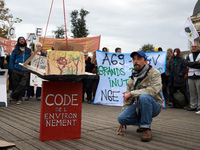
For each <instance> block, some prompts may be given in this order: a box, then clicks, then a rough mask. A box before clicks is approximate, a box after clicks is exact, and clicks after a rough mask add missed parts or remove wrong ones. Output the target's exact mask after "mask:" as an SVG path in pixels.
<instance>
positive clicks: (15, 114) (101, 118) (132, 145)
mask: <svg viewBox="0 0 200 150" xmlns="http://www.w3.org/2000/svg"><path fill="white" fill-rule="evenodd" d="M120 112H121V108H120V107H111V106H102V105H93V104H87V103H83V106H82V127H81V139H73V140H60V141H46V142H41V141H39V129H40V101H36V100H35V99H32V100H30V101H25V102H24V103H23V104H21V105H16V104H15V103H11V104H9V105H8V107H7V108H5V107H1V108H0V140H5V141H7V142H12V143H15V144H16V146H15V147H11V149H13V150H17V149H21V150H36V149H41V150H54V149H55V150H64V149H65V150H68V149H69V150H77V149H81V150H84V149H85V150H90V149H91V150H94V149H99V150H101V149H102V150H103V149H106V150H110V149H116V150H121V149H123V150H124V149H130V150H153V149H154V150H157V149H159V150H162V149H163V150H164V149H166V150H199V149H200V115H197V114H195V112H194V111H192V112H188V111H186V110H183V109H170V108H167V109H165V110H162V112H161V114H160V115H159V116H158V117H156V118H154V119H153V123H152V134H153V138H152V141H151V142H141V140H140V138H141V133H137V132H136V129H137V127H135V126H128V129H127V130H126V131H123V133H124V136H121V135H117V129H118V126H119V124H118V121H117V117H118V115H119V114H120ZM66 134H67V133H66Z"/></svg>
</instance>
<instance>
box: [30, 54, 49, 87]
mask: <svg viewBox="0 0 200 150" xmlns="http://www.w3.org/2000/svg"><path fill="white" fill-rule="evenodd" d="M31 66H33V67H34V68H36V70H38V69H39V70H44V71H45V69H46V57H44V56H39V55H35V57H33V59H32V60H31ZM42 81H44V80H43V79H41V78H40V77H38V76H37V75H36V74H33V73H31V74H30V86H38V87H42Z"/></svg>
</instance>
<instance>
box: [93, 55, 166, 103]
mask: <svg viewBox="0 0 200 150" xmlns="http://www.w3.org/2000/svg"><path fill="white" fill-rule="evenodd" d="M145 54H146V55H147V57H148V64H150V65H151V66H152V67H153V68H156V69H158V70H159V71H160V73H163V72H165V70H166V59H167V53H166V52H161V51H159V52H147V53H145ZM96 56H97V65H98V71H99V78H100V79H99V84H98V88H97V91H96V95H95V99H94V104H102V105H110V106H122V105H123V94H125V92H126V87H127V82H128V80H129V78H130V76H131V74H132V69H133V63H132V58H131V57H130V53H108V52H102V51H96Z"/></svg>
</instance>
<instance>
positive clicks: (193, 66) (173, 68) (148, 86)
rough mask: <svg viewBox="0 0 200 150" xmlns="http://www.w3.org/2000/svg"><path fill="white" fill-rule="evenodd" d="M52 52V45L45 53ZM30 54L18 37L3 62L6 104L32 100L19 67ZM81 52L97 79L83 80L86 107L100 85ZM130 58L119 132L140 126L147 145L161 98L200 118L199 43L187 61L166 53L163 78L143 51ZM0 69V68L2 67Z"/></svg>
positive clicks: (38, 47)
mask: <svg viewBox="0 0 200 150" xmlns="http://www.w3.org/2000/svg"><path fill="white" fill-rule="evenodd" d="M41 48H42V44H41V43H37V44H36V50H38V51H39V53H38V55H42V56H46V53H43V52H42V51H41ZM53 50H54V45H53V46H52V48H51V49H49V50H47V51H53ZM33 51H34V46H33V47H32V49H29V48H28V47H27V43H26V40H25V38H24V37H19V38H18V40H17V44H16V46H15V49H14V50H13V51H12V53H11V55H8V57H7V58H6V60H7V63H9V76H10V78H9V80H10V84H9V85H10V87H9V89H12V93H11V94H10V97H9V101H13V100H15V101H16V104H18V105H19V104H21V103H22V102H23V100H22V97H23V96H24V95H25V91H26V90H27V92H26V99H25V100H29V99H30V98H31V96H34V90H33V87H31V86H30V85H29V80H30V76H29V73H28V72H27V71H26V70H24V69H23V68H22V67H21V66H20V65H19V63H24V62H25V61H26V60H27V59H28V58H29V57H30V56H31V53H33ZM102 51H104V52H109V48H107V47H103V48H102ZM154 51H163V50H162V48H161V47H156V48H155V50H154ZM83 52H84V57H85V71H86V72H90V73H95V74H96V76H97V78H96V79H83V80H82V83H83V92H82V94H83V95H82V102H84V101H85V99H86V100H87V103H88V104H91V103H92V102H93V100H94V97H95V93H96V89H97V86H98V81H99V78H98V68H97V60H96V52H93V55H92V57H90V56H89V55H88V51H87V50H84V51H83ZM121 52H122V50H121V48H119V47H117V48H116V49H115V53H121ZM0 54H1V57H3V58H4V55H5V54H4V52H3V49H2V47H0ZM130 57H131V58H132V62H133V66H134V69H133V70H132V75H131V77H130V79H129V80H128V82H127V89H126V94H124V96H123V98H124V101H123V107H122V112H121V114H120V115H119V117H118V122H119V124H120V126H119V129H118V131H119V132H121V131H122V129H123V128H125V129H126V128H127V127H126V126H127V125H137V126H139V128H138V129H137V132H142V137H141V140H142V141H145V142H149V141H150V140H151V139H152V133H151V123H152V118H153V117H156V116H157V115H159V113H160V112H161V110H162V107H163V98H164V99H165V102H166V105H168V106H169V107H170V108H185V109H187V110H188V111H196V113H197V114H200V47H199V44H198V43H194V44H193V45H192V47H191V53H190V54H189V55H188V56H187V58H186V59H185V58H183V57H182V55H181V50H180V49H179V48H175V49H174V50H172V49H171V48H169V49H167V61H166V71H165V72H164V73H162V74H160V72H159V71H158V70H157V69H154V68H152V66H151V65H149V64H148V59H147V56H146V54H145V53H144V52H143V51H137V52H132V53H131V55H130ZM2 61H4V60H1V62H2ZM1 68H3V67H2V64H1ZM162 93H163V96H162ZM85 95H86V98H85ZM40 96H41V88H39V87H37V90H36V99H37V100H41V98H40ZM177 97H178V98H177Z"/></svg>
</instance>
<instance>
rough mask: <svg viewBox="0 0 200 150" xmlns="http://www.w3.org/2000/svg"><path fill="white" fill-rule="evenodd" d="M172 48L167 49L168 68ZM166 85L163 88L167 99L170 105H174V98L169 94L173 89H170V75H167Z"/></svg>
mask: <svg viewBox="0 0 200 150" xmlns="http://www.w3.org/2000/svg"><path fill="white" fill-rule="evenodd" d="M172 51H173V50H172V49H171V48H168V49H167V62H166V69H167V68H168V66H169V61H170V60H171V59H172ZM165 75H166V72H165ZM165 86H166V88H164V89H163V95H164V97H165V101H166V102H168V106H173V103H172V102H173V100H172V99H171V98H170V96H169V91H170V90H172V89H170V87H169V79H168V77H167V76H166V83H165Z"/></svg>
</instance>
